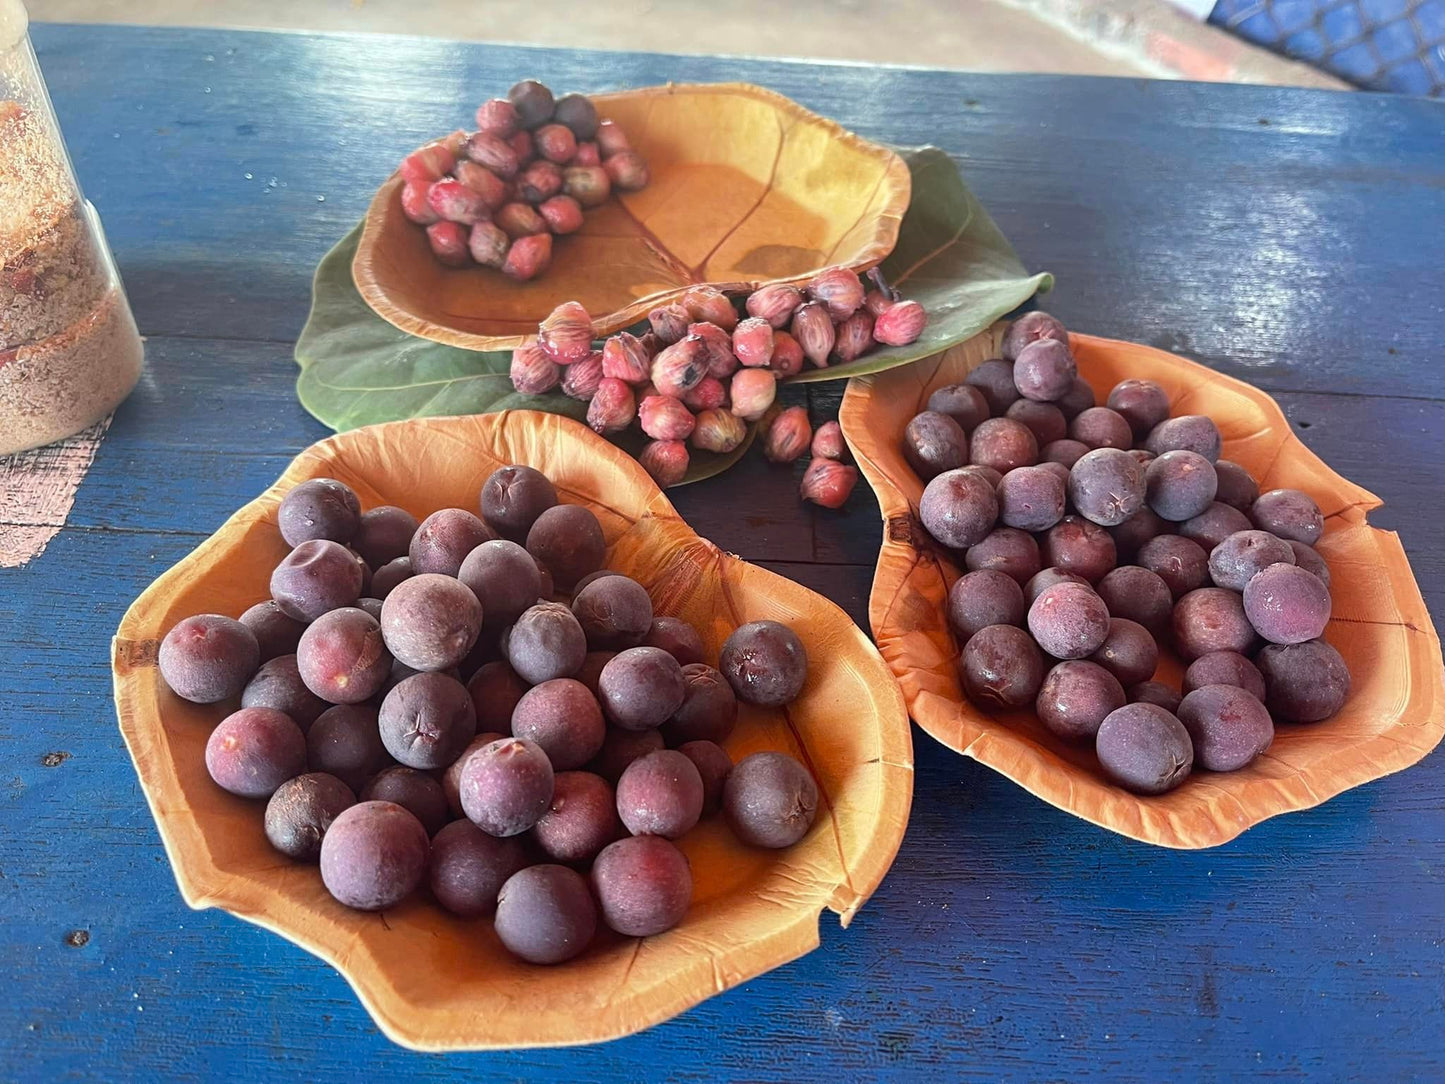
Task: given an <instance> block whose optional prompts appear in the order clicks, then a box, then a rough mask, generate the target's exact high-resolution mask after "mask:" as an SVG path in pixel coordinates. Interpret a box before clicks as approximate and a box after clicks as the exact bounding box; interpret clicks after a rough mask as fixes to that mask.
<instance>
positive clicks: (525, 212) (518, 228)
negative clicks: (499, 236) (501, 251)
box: [492, 203, 547, 239]
mask: <svg viewBox="0 0 1445 1084" xmlns="http://www.w3.org/2000/svg"><path fill="white" fill-rule="evenodd" d="M492 220H493V221H494V222H496V224H497V225H498V226H501V227H502V229H503V230H505V231H506V233H507V236H508V237H511V238H513V239H516V238H518V237H528V236H530V235H532V234H534V233H546V232H547V220H546V219H545V218H543V217H542V216H541V214H539V213H538V211H537V209H536V208H535V207H532V206H531V205H529V204H526V203H506V204H503V205H502V206H501V207H498V208H497V213H496V214H495V215H493V216H492Z"/></svg>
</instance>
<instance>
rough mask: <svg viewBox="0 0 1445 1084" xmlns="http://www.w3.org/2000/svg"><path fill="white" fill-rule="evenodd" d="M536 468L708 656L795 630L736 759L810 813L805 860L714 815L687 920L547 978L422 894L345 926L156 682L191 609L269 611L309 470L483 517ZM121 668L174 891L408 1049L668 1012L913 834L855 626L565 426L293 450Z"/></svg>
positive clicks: (697, 856) (787, 934)
mask: <svg viewBox="0 0 1445 1084" xmlns="http://www.w3.org/2000/svg"><path fill="white" fill-rule="evenodd" d="M507 463H526V464H531V465H532V466H535V467H537V468H538V469H540V470H542V471H544V472H546V473H547V474H548V475H549V476H550V477H551V479H552V480H553V482H554V483H555V484H556V486H557V489H558V492H559V494H560V495H561V497H562V500H563V501H565V502H574V503H580V504H584V505H586V506H587V507H589V508H591V509H592V510H593V511H594V512H596V513H597V516H598V518H599V519H600V520H601V522H602V527H603V530H604V532H605V534H606V537H607V540H608V545H609V552H608V565H609V567H611V568H614V569H617V570H619V571H622V572H625V573H627V574H628V575H630V576H633V577H635V578H636V579H637V580H639V581H640V582H641V583H643V584H644V585H645V586H646V587H647V589H648V591H649V592H650V593H651V595H652V597H653V601H654V604H655V606H656V609H657V611H658V612H659V613H662V614H673V615H677V616H680V617H683V618H686V619H687V620H689V621H691V622H692V623H693V624H694V625H695V626H697V628H698V629H699V631H700V632H701V633H702V636H703V639H704V641H705V643H706V646H707V649H708V651H709V653H710V654H711V656H712V657H714V658H716V656H717V652H718V651H719V649H720V648H721V646H722V643H723V641H724V640H725V639H726V638H727V636H728V635H729V634H730V633H731V631H732V630H733V629H734V628H736V627H737V626H738V625H740V624H742V623H744V622H746V621H751V620H758V619H763V618H771V619H775V620H779V621H784V622H786V623H788V624H789V625H791V626H792V627H793V628H794V629H796V630H797V632H798V635H799V636H800V637H802V639H803V642H804V644H805V645H806V647H807V649H808V655H809V660H810V666H809V674H808V681H807V684H806V686H805V687H804V690H803V694H802V695H801V697H800V698H799V699H798V700H797V701H795V702H794V703H793V704H792V705H790V706H789V707H788V708H787V709H786V710H784V711H776V712H774V711H763V710H761V709H753V708H748V707H744V708H743V711H742V713H741V716H740V720H739V725H738V728H737V730H736V732H735V733H734V734H733V736H732V738H731V739H730V740H729V741H728V743H727V747H728V751H729V753H730V754H731V755H732V756H733V758H734V760H737V759H740V758H741V757H743V756H746V755H747V754H749V753H752V752H755V751H758V750H760V749H777V750H782V751H786V752H790V753H792V754H794V755H795V756H798V757H799V758H801V759H802V760H804V761H805V762H806V763H807V764H808V766H809V767H810V769H811V770H812V772H813V774H814V777H815V778H816V779H817V781H818V785H819V791H820V796H821V799H822V800H821V801H820V805H819V812H818V819H817V822H816V823H815V824H814V826H813V829H812V830H811V831H810V832H809V834H808V835H807V836H806V837H805V838H804V839H803V840H802V841H801V842H799V843H798V844H797V845H796V846H794V847H792V848H790V849H788V850H783V851H762V850H752V849H749V848H746V847H744V846H742V845H741V844H739V843H737V842H736V840H734V839H733V837H732V836H731V834H730V833H729V832H728V829H727V827H726V825H725V824H723V823H722V821H721V819H720V818H712V819H711V820H709V821H706V822H704V823H703V824H702V825H700V826H699V827H698V828H697V829H695V830H694V831H693V832H691V833H689V834H688V835H687V837H686V838H685V839H683V840H682V841H681V844H680V845H681V846H682V848H683V850H684V851H685V852H686V853H687V855H688V858H689V859H690V860H691V863H692V872H693V878H694V883H695V895H694V900H693V904H692V907H691V909H690V910H689V911H688V913H687V916H686V918H685V919H684V920H683V922H682V923H681V925H679V926H678V927H676V928H675V929H673V930H670V931H668V932H667V933H665V934H662V935H659V936H656V937H648V938H644V939H641V940H633V939H627V938H621V937H616V936H613V935H610V934H606V933H603V934H600V935H599V938H598V942H597V943H596V944H594V945H593V947H592V948H590V949H589V950H588V951H587V952H586V953H585V954H584V955H583V956H581V957H580V958H578V959H577V960H575V961H572V962H571V963H568V964H564V965H561V966H558V967H551V968H548V967H535V966H532V965H529V964H525V963H522V962H520V961H518V960H517V959H515V958H513V957H512V956H510V955H508V954H507V952H506V951H505V950H503V949H502V948H501V946H500V944H499V942H498V941H497V938H496V935H495V934H494V933H493V931H492V926H491V922H490V921H489V920H486V919H482V920H479V921H463V920H461V919H457V918H455V917H453V916H451V915H449V914H447V913H446V912H445V911H443V910H442V909H441V908H440V907H439V906H437V905H436V904H435V903H433V902H431V901H430V900H429V899H428V898H427V897H426V894H425V892H424V891H423V892H421V893H417V894H415V895H414V896H413V897H412V898H411V899H409V900H407V901H406V902H404V903H403V904H402V905H401V906H399V907H397V908H395V909H393V910H389V911H387V912H385V913H384V914H366V913H362V912H359V911H351V910H348V909H346V908H344V907H342V906H341V905H340V904H338V903H336V902H335V901H334V900H333V899H332V898H331V897H330V896H329V895H328V894H327V892H326V890H325V888H324V887H323V886H322V883H321V878H320V875H319V873H318V872H317V868H316V867H315V866H314V865H304V864H299V863H293V862H291V861H289V860H287V859H285V858H283V857H281V856H280V855H278V854H277V853H276V852H275V851H273V850H272V849H271V847H270V845H269V844H268V843H267V842H266V838H265V836H264V834H263V833H262V826H261V814H262V811H263V808H264V803H260V802H250V801H246V800H243V799H240V798H236V797H233V796H231V795H229V794H227V793H225V792H223V791H222V790H221V789H220V788H219V787H217V786H216V785H215V784H214V783H212V782H211V780H210V778H209V776H208V775H207V774H206V769H205V765H204V763H203V750H204V746H205V742H206V738H207V737H208V736H209V734H210V731H211V729H212V727H213V726H214V725H215V723H216V722H217V721H219V720H220V719H221V718H222V717H223V716H224V715H225V714H226V712H227V711H228V710H230V706H228V705H212V706H200V705H196V704H190V703H187V702H186V701H183V700H181V699H180V698H178V697H176V696H175V695H173V694H172V693H171V692H170V691H169V690H168V689H166V687H165V685H164V683H163V682H162V681H161V679H160V676H159V673H158V671H157V669H156V653H157V648H158V642H159V638H160V637H162V636H163V635H164V634H165V633H166V632H167V631H168V630H169V629H170V628H171V626H172V625H174V624H175V623H176V622H177V621H178V620H180V619H181V618H183V617H186V616H188V615H190V614H195V613H203V612H218V613H227V614H239V613H240V612H242V611H243V610H244V609H245V608H246V607H248V606H250V605H252V604H253V603H255V602H257V601H260V600H261V599H263V598H265V597H266V595H267V583H268V578H269V574H270V570H271V568H272V567H273V566H274V565H275V564H276V562H277V561H278V560H279V559H280V558H281V557H282V556H283V555H284V554H285V552H286V549H287V547H286V546H285V544H284V542H283V541H282V540H281V536H280V533H279V531H278V530H277V527H276V522H275V520H276V509H277V506H278V505H279V503H280V500H281V497H282V496H283V495H284V494H285V493H286V492H287V491H288V490H289V489H290V488H291V487H292V486H294V485H295V484H296V483H298V482H301V481H303V480H305V479H307V478H312V477H318V476H330V477H335V478H339V479H341V480H342V481H344V482H346V483H347V484H349V485H351V486H352V487H353V488H354V489H355V490H356V491H357V493H358V494H359V495H360V497H361V501H362V505H363V507H372V506H375V505H378V504H396V505H400V506H402V507H404V508H406V509H408V510H409V511H411V512H412V513H414V514H416V515H417V516H422V515H424V514H427V513H429V512H431V511H433V510H435V509H437V508H443V507H449V506H456V507H463V508H472V507H475V504H476V499H477V493H478V490H479V488H480V485H481V482H482V481H483V480H484V479H485V478H486V476H487V475H488V474H489V473H490V472H491V471H492V470H494V469H496V468H497V467H498V466H501V465H504V464H507ZM112 661H113V666H114V672H115V696H116V704H117V708H118V712H119V716H120V727H121V732H122V734H123V735H124V736H125V741H126V745H127V746H128V748H129V749H130V753H131V756H132V758H133V759H134V761H135V765H136V770H137V772H138V773H139V775H140V780H141V786H142V789H143V790H144V791H145V795H146V800H147V801H148V802H149V803H150V807H151V811H152V813H153V814H154V816H155V818H156V823H157V825H158V826H159V828H160V832H161V837H162V839H163V841H164V843H165V847H166V852H167V854H168V855H169V857H170V861H171V865H172V867H173V869H174V871H175V875H176V880H177V881H178V882H179V885H180V888H181V893H182V895H183V896H184V897H185V899H186V902H187V903H188V904H190V905H191V906H192V907H196V908H203V907H221V908H224V909H225V910H227V911H230V912H231V913H233V914H235V915H238V916H240V917H241V918H244V919H246V920H248V921H250V922H255V923H257V924H259V925H261V926H265V927H266V928H268V929H271V930H274V931H275V932H277V933H279V934H281V935H282V936H284V937H286V938H288V939H289V940H291V941H294V942H295V943H296V944H298V945H300V946H301V947H303V948H305V949H307V950H308V951H310V952H313V953H315V954H316V955H317V956H320V957H321V958H322V959H324V960H326V961H327V962H329V963H330V964H332V965H333V966H335V967H336V968H337V969H338V970H339V971H340V972H341V973H342V974H343V975H344V976H345V977H346V979H347V981H348V982H350V983H351V985H352V987H353V988H354V989H355V990H356V992H357V994H358V995H359V997H360V998H361V1001H362V1003H363V1004H364V1005H365V1006H366V1008H367V1009H368V1010H369V1011H370V1013H371V1014H372V1016H373V1017H374V1018H375V1019H376V1022H377V1023H378V1025H379V1026H380V1027H381V1029H382V1030H383V1031H384V1032H385V1033H386V1034H387V1035H388V1036H390V1037H391V1038H392V1039H394V1040H395V1041H397V1042H399V1043H402V1044H404V1045H406V1046H409V1047H413V1048H416V1049H421V1050H456V1049H484V1048H501V1047H526V1046H549V1045H564V1044H572V1043H585V1042H595V1041H600V1040H604V1039H610V1038H615V1037H617V1036H621V1035H626V1034H629V1033H631V1032H634V1031H638V1030H641V1029H642V1028H645V1027H648V1026H650V1025H652V1024H656V1023H658V1022H660V1021H663V1020H666V1019H668V1018H669V1017H672V1016H674V1015H676V1014H677V1013H679V1012H682V1011H683V1010H685V1009H687V1008H689V1007H690V1006H692V1005H695V1004H697V1003H698V1002H700V1001H703V1000H704V999H706V998H708V997H711V996H712V995H713V994H715V993H718V992H720V991H722V990H725V989H727V988H729V987H731V986H735V985H737V984H738V983H741V982H744V981H746V980H747V979H749V978H752V977H753V976H756V975H760V974H762V973H763V972H765V971H768V970H769V969H771V968H774V967H777V966H779V965H781V964H783V963H785V962H787V961H789V960H792V959H795V958H796V957H798V956H801V955H803V954H805V953H807V952H809V951H811V950H812V949H813V948H816V947H817V945H818V920H819V915H820V913H821V912H822V910H823V908H825V907H826V908H829V909H831V910H833V911H835V912H837V913H838V915H839V916H840V917H841V920H842V922H843V924H844V925H846V924H847V923H848V921H849V920H850V919H851V918H852V916H853V914H854V912H855V911H856V910H857V909H858V908H859V907H860V906H861V905H862V904H863V902H864V901H865V900H867V899H868V897H869V896H870V895H871V894H872V892H873V890H874V889H875V888H877V886H878V884H879V882H880V881H881V880H882V878H883V875H884V873H886V872H887V870H888V867H889V865H891V864H892V861H893V857H894V855H895V854H896V853H897V850H898V845H899V842H900V841H901V839H902V838H903V831H904V828H905V826H906V824H907V821H908V809H909V803H910V800H911V796H912V780H913V768H912V764H913V752H912V745H911V742H910V736H909V729H908V716H907V713H906V711H905V708H904V704H903V698H902V696H901V695H900V693H899V691H898V686H897V683H896V682H895V681H894V680H893V677H892V675H891V674H890V673H889V671H888V668H887V666H886V665H885V664H884V662H883V660H882V659H881V658H880V657H879V655H878V652H877V651H876V649H875V648H874V647H873V645H872V644H871V643H870V642H869V640H868V638H867V636H866V635H864V633H863V632H862V631H861V630H860V629H858V627H857V626H856V625H854V624H853V622H852V621H851V620H850V619H849V618H848V616H847V615H846V614H845V613H844V612H843V611H842V610H840V609H839V608H838V607H837V606H835V605H833V603H831V602H829V601H827V600H826V599H824V598H822V597H820V596H819V595H816V594H814V593H813V592H811V591H808V590H806V589H805V588H803V587H800V586H799V585H798V584H795V583H793V582H791V581H790V580H786V579H783V578H782V577H780V576H777V575H775V574H773V573H771V572H768V571H765V570H764V569H761V568H757V567H756V566H754V565H750V564H747V563H745V562H743V561H741V560H739V559H737V558H735V557H731V556H729V555H727V554H725V553H723V552H721V551H720V550H719V549H718V548H717V547H716V546H714V545H713V544H712V543H710V542H707V541H706V540H704V539H701V538H699V537H698V536H697V535H695V534H694V533H693V532H692V530H691V529H690V528H689V527H688V526H687V524H686V523H684V522H683V521H682V520H681V519H680V518H679V517H678V515H677V513H676V512H675V511H674V510H673V508H672V505H671V504H669V503H668V501H667V499H666V498H665V497H664V496H663V495H662V493H661V492H660V491H659V490H658V489H657V487H656V486H655V485H654V484H653V482H652V480H651V479H650V478H649V477H648V476H647V474H646V473H645V472H644V471H643V470H642V468H641V467H639V466H638V465H637V464H636V463H635V462H634V461H633V460H632V459H631V458H630V457H628V456H627V454H626V453H625V452H623V451H621V450H620V449H618V448H616V447H614V446H613V445H611V444H609V443H607V442H606V441H604V440H602V439H601V438H600V437H598V436H596V435H595V434H593V433H592V432H591V431H590V430H588V429H587V428H585V427H584V426H581V425H578V424H577V423H576V422H573V421H570V420H568V419H566V418H561V417H558V416H556V415H550V414H539V413H534V412H526V411H507V412H502V413H498V414H490V415H486V416H482V417H467V418H429V419H425V420H416V421H407V422H396V423H392V424H389V425H378V426H372V427H369V428H365V429H358V430H354V431H352V432H349V433H345V434H343V435H340V436H336V437H332V438H330V439H329V440H325V441H322V442H321V443H319V444H316V445H314V446H312V447H311V448H310V449H308V450H307V451H305V452H303V453H302V454H301V455H300V456H299V457H298V458H297V459H296V460H295V461H294V462H293V463H292V464H291V466H290V467H289V468H288V469H287V471H286V473H285V474H284V475H282V477H281V479H280V480H279V481H278V482H277V483H276V484H275V485H274V486H272V487H271V488H270V489H268V490H267V491H266V492H265V493H263V494H262V495H261V496H260V497H258V498H257V499H256V500H255V501H252V502H251V503H250V504H248V505H246V506H245V507H244V508H242V509H241V510H240V511H239V512H237V513H236V514H235V515H234V516H232V517H231V518H230V519H229V520H228V521H227V522H226V523H225V525H224V526H222V527H221V529H220V530H219V531H217V532H216V534H215V535H213V536H212V537H211V538H209V539H208V540H207V541H206V542H204V543H203V544H202V545H201V546H200V547H199V548H198V549H196V551H195V552H193V553H192V554H191V555H190V556H188V557H186V558H185V559H184V560H183V561H181V563H180V564H178V565H176V566H175V567H174V568H172V569H171V570H170V571H168V572H167V573H165V574H164V575H163V576H161V577H160V579H158V580H157V581H156V582H155V583H154V584H152V585H151V586H150V587H149V588H147V590H146V591H145V593H144V594H142V595H141V597H140V598H139V599H138V600H137V601H136V602H135V604H134V605H133V606H131V608H130V610H129V612H127V614H126V615H125V618H124V620H123V621H122V622H121V626H120V629H119V631H118V633H117V635H116V638H115V641H114V644H113V649H112Z"/></svg>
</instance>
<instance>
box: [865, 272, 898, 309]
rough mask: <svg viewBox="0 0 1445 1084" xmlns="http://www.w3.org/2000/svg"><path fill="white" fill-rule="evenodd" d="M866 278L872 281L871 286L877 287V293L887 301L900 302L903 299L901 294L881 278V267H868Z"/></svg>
mask: <svg viewBox="0 0 1445 1084" xmlns="http://www.w3.org/2000/svg"><path fill="white" fill-rule="evenodd" d="M868 277H869V278H870V279H872V280H873V285H874V286H877V287H878V290H879V292H880V293H882V294H883V296H884V297H886V298H888V300H890V301H901V300H902V299H903V295H902V294H900V293H899V292H898V291H897V290H895V289H894V288H893V287H892V286H889V285H888V280H887V279H886V278H884V277H883V269H882V268H881V267H870V268H869V269H868Z"/></svg>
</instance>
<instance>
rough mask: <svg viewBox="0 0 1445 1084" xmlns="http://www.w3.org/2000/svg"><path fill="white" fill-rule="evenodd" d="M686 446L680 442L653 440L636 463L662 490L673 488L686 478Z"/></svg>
mask: <svg viewBox="0 0 1445 1084" xmlns="http://www.w3.org/2000/svg"><path fill="white" fill-rule="evenodd" d="M687 460H688V456H687V445H686V444H684V443H683V442H682V441H680V440H654V441H653V442H652V443H651V444H649V445H648V446H647V447H646V448H643V449H642V454H641V455H639V456H638V457H637V461H638V462H639V463H641V464H642V467H643V469H644V470H646V471H647V473H648V474H650V475H652V480H653V481H654V482H656V483H657V484H658V485H659V486H661V487H662V488H663V489H666V488H667V487H668V486H675V485H677V483H678V482H681V481H682V480H683V478H685V477H687Z"/></svg>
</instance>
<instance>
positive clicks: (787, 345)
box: [768, 331, 803, 379]
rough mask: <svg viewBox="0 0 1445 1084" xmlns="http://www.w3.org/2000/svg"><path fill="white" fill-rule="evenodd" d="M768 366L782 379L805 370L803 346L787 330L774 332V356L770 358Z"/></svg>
mask: <svg viewBox="0 0 1445 1084" xmlns="http://www.w3.org/2000/svg"><path fill="white" fill-rule="evenodd" d="M768 368H769V369H771V370H772V371H773V372H774V373H776V374H777V375H778V377H779V378H780V379H781V378H782V377H785V376H797V375H798V374H799V373H801V372H802V371H803V348H802V347H801V346H799V345H798V340H797V339H795V338H793V337H792V336H791V335H789V334H788V333H787V332H786V331H775V332H773V356H772V357H771V358H770V359H769V360H768Z"/></svg>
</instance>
